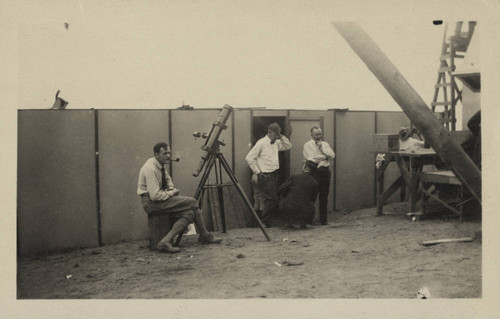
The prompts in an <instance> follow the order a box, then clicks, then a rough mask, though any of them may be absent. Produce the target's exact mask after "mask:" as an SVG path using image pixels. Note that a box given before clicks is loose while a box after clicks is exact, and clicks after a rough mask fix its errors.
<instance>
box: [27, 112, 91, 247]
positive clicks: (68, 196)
mask: <svg viewBox="0 0 500 319" xmlns="http://www.w3.org/2000/svg"><path fill="white" fill-rule="evenodd" d="M94 147H95V135H94V113H93V111H91V110H85V111H84V110H65V111H60V110H44V111H19V112H18V165H17V189H18V192H17V238H18V253H19V254H21V255H28V254H34V253H39V252H46V251H51V250H57V249H62V248H67V247H80V246H87V247H88V246H96V245H97V244H98V237H97V234H98V231H97V210H96V207H97V200H96V179H95V171H96V170H95V155H94V154H95V148H94Z"/></svg>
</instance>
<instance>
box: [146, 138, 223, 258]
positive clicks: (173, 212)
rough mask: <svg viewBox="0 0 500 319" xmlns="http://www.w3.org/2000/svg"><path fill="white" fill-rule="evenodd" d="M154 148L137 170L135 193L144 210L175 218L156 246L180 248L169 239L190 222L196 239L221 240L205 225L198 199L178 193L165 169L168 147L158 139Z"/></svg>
mask: <svg viewBox="0 0 500 319" xmlns="http://www.w3.org/2000/svg"><path fill="white" fill-rule="evenodd" d="M153 152H154V157H151V158H150V159H148V160H147V161H146V163H144V165H143V166H142V168H141V170H140V172H139V181H138V186H137V194H139V195H140V196H141V203H142V207H143V208H144V210H145V211H146V213H148V214H149V213H150V212H152V211H163V212H164V213H165V214H169V215H170V216H173V217H176V218H177V221H176V222H175V223H174V225H173V226H172V229H171V230H170V231H169V232H168V233H167V235H165V237H164V238H163V239H162V240H161V241H160V242H159V243H158V246H157V247H158V249H159V250H164V251H167V252H169V253H177V252H179V251H180V249H179V247H175V246H174V245H173V243H172V241H173V239H174V237H175V236H176V235H179V234H180V233H181V232H183V231H184V229H185V228H186V227H187V226H188V225H189V224H190V223H192V222H194V223H195V225H196V227H197V229H198V231H199V232H200V236H199V238H198V241H199V242H201V243H202V244H216V243H220V242H221V240H220V239H218V238H215V237H214V236H213V235H212V234H211V233H209V232H208V231H207V229H206V228H205V224H204V222H203V218H202V215H201V211H200V208H199V206H198V201H197V200H196V199H194V198H193V197H188V196H180V195H179V190H178V189H177V188H175V187H174V183H173V181H172V178H171V177H170V175H169V174H168V173H167V171H166V169H165V165H166V164H167V163H168V162H169V161H170V156H171V151H170V147H169V146H168V145H167V144H166V143H158V144H156V145H155V146H154V147H153Z"/></svg>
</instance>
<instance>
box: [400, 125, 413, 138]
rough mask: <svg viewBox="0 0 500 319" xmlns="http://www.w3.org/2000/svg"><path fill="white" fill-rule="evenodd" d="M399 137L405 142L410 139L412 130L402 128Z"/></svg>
mask: <svg viewBox="0 0 500 319" xmlns="http://www.w3.org/2000/svg"><path fill="white" fill-rule="evenodd" d="M398 134H399V137H400V138H401V139H402V140H403V141H404V140H406V139H408V137H410V129H409V128H408V127H406V126H401V127H400V128H399V131H398Z"/></svg>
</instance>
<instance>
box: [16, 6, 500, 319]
mask: <svg viewBox="0 0 500 319" xmlns="http://www.w3.org/2000/svg"><path fill="white" fill-rule="evenodd" d="M342 4H343V2H342ZM13 7H15V9H17V10H20V11H30V12H32V13H30V16H31V17H34V19H26V18H24V19H23V18H21V20H19V21H18V22H17V25H16V33H15V34H16V54H17V55H16V57H17V64H16V67H17V82H16V83H17V99H16V101H17V104H16V110H15V112H16V114H15V115H16V119H15V120H14V122H15V126H16V128H17V132H16V133H17V136H16V149H15V152H16V153H17V158H16V161H15V168H16V184H15V185H16V189H15V192H16V202H15V215H14V214H13V215H12V216H13V219H15V232H14V238H15V243H13V249H14V250H15V258H16V261H15V272H16V278H15V290H14V292H13V298H14V299H15V300H14V302H16V303H23V302H24V301H44V300H45V301H47V300H52V301H66V302H67V301H70V300H73V301H79V302H80V301H87V300H101V301H103V300H111V299H113V300H116V299H118V300H124V299H134V300H155V301H158V302H161V301H170V302H174V301H175V302H185V301H201V300H205V301H207V300H220V301H228V302H229V301H230V300H235V299H238V300H241V301H249V302H257V304H256V305H258V304H259V303H260V302H264V301H263V300H266V301H271V302H272V301H273V300H274V301H276V302H280V301H287V302H288V303H291V304H293V303H294V302H295V301H297V302H306V301H308V300H311V299H319V300H323V301H325V302H327V303H328V301H329V300H330V301H332V302H340V303H342V300H344V301H347V300H350V299H361V300H365V301H371V302H373V301H374V300H379V301H380V300H389V299H399V300H406V301H408V302H410V303H411V305H412V306H415V305H416V303H418V305H422V304H423V303H424V304H425V303H426V302H427V303H429V302H432V301H425V300H426V299H436V300H441V301H442V300H445V301H446V300H447V301H450V300H463V301H465V300H467V301H471V300H472V301H481V300H483V298H484V297H485V290H484V277H485V274H484V259H483V258H484V254H485V253H484V247H483V226H484V223H485V220H484V218H483V217H484V216H483V211H487V210H485V209H483V199H484V196H483V190H484V189H485V186H484V182H483V174H482V169H483V162H484V160H485V156H484V154H485V153H484V152H483V150H484V148H485V145H486V144H485V141H482V140H481V135H482V132H483V130H482V127H481V112H482V110H483V108H482V103H481V100H482V99H481V93H482V87H481V84H482V83H483V84H484V72H487V69H488V68H489V65H488V64H486V63H485V62H484V60H483V61H482V60H481V57H482V56H483V54H482V50H484V48H485V47H486V45H485V43H487V42H491V39H489V38H488V35H489V34H490V33H491V32H488V31H487V30H488V24H487V23H486V22H485V21H484V20H482V19H480V18H479V17H477V16H475V15H471V16H470V17H467V15H466V14H462V15H460V18H457V17H455V16H453V15H442V14H441V15H440V14H435V15H432V14H426V13H429V12H431V11H432V7H428V8H427V7H424V8H423V9H421V11H422V14H410V13H409V12H405V11H404V10H402V8H403V7H404V6H403V5H402V4H398V5H396V7H392V2H390V1H386V2H382V3H381V4H380V6H375V5H370V4H366V5H365V4H364V3H361V2H360V3H355V4H352V5H350V6H347V5H345V6H344V5H341V2H340V1H339V2H336V1H333V2H327V1H313V2H306V1H292V2H290V3H287V4H285V3H280V2H276V3H274V2H270V1H269V2H267V1H257V2H230V1H213V2H209V1H183V2H181V1H147V2H139V1H123V2H122V1H110V2H92V1H82V0H80V1H75V2H52V3H44V2H36V1H29V2H28V1H27V2H20V3H19V4H17V5H13ZM467 7H468V6H467V5H464V8H465V9H467ZM28 9H29V10H28ZM396 9H397V10H400V11H397V12H402V13H401V14H400V15H398V14H396V13H395V12H394V14H392V13H391V12H392V11H391V10H396ZM441 9H442V8H440V10H439V11H436V12H440V13H441V12H442V10H441ZM497 9H498V8H497ZM379 11H380V12H382V14H380V15H378V16H377V14H375V13H378V12H379ZM389 16H390V17H391V18H390V19H389V18H386V17H389ZM482 75H483V77H482ZM483 93H484V88H483ZM483 104H484V103H483ZM487 111H488V110H486V111H485V112H487ZM485 114H486V115H483V119H484V117H485V116H488V114H491V113H485ZM488 145H489V144H488ZM482 149H483V150H482ZM482 155H483V156H482ZM484 167H485V169H487V167H488V166H487V165H485V166H484ZM489 172H490V171H488V170H487V174H486V175H491V174H493V172H491V173H489ZM417 307H418V306H417ZM290 309H292V308H290ZM469 311H471V313H470V315H471V316H473V315H474V312H473V310H472V309H470V310H469ZM465 314H467V312H465V313H463V315H465ZM212 315H214V314H212ZM313 316H314V315H313V312H306V314H305V315H304V316H303V317H304V318H309V317H313ZM445 317H446V316H445ZM467 317H469V316H467Z"/></svg>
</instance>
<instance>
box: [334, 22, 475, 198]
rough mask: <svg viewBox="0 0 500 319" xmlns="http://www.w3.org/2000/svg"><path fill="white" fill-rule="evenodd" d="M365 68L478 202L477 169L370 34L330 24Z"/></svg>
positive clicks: (353, 26) (347, 24) (348, 24)
mask: <svg viewBox="0 0 500 319" xmlns="http://www.w3.org/2000/svg"><path fill="white" fill-rule="evenodd" d="M333 25H334V27H335V28H336V29H337V31H338V32H339V33H340V34H341V35H342V36H343V37H344V39H345V40H346V41H347V43H348V44H349V45H350V46H351V48H352V49H353V50H354V52H356V54H358V56H359V57H360V58H361V60H363V62H364V63H365V64H366V66H367V67H368V69H370V71H371V72H372V73H373V74H374V75H375V76H376V77H377V79H378V80H379V81H380V83H381V84H382V85H383V86H384V87H385V89H386V90H387V91H388V92H389V94H391V96H392V97H393V98H394V100H395V101H396V102H397V103H398V104H399V106H400V107H401V108H402V109H403V111H404V112H405V114H406V115H407V116H408V118H409V119H410V120H411V121H412V122H413V124H415V126H416V127H417V129H418V130H419V131H420V132H421V133H422V134H423V136H424V137H425V139H426V141H427V142H428V143H429V144H430V145H431V146H432V148H433V149H434V150H435V151H436V153H437V154H438V155H439V157H440V158H441V159H442V160H443V161H445V162H446V163H448V164H451V166H452V168H453V171H454V173H455V175H456V176H457V178H458V179H459V180H460V181H461V182H462V183H463V184H464V185H465V186H466V187H467V188H468V189H469V190H470V191H471V193H472V195H473V196H474V197H475V198H476V199H477V200H478V201H479V202H481V171H480V170H479V168H477V166H476V165H475V164H474V162H472V160H471V159H470V158H469V156H467V154H466V153H465V152H464V150H463V149H462V147H461V146H460V145H459V144H458V143H457V142H456V141H454V140H453V139H452V138H451V135H450V133H449V131H448V130H446V129H445V128H444V127H442V126H441V125H440V124H439V122H438V120H437V119H436V118H435V116H434V113H433V112H432V111H431V110H430V109H429V107H428V106H427V105H426V104H425V102H424V101H423V100H422V98H421V97H420V96H419V95H418V93H417V92H416V91H415V90H414V89H413V87H412V86H411V85H410V84H409V83H408V82H407V81H406V79H405V78H404V77H403V75H402V74H401V73H400V72H399V71H398V70H397V68H396V67H395V66H394V65H393V64H392V63H391V61H390V60H389V59H388V58H387V56H386V55H385V54H384V53H383V52H382V50H380V48H379V47H378V46H377V45H376V44H375V42H373V40H372V39H371V38H370V36H369V35H368V34H367V33H366V32H365V31H364V30H363V29H362V28H361V26H359V25H358V24H357V23H355V22H335V23H333Z"/></svg>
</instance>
